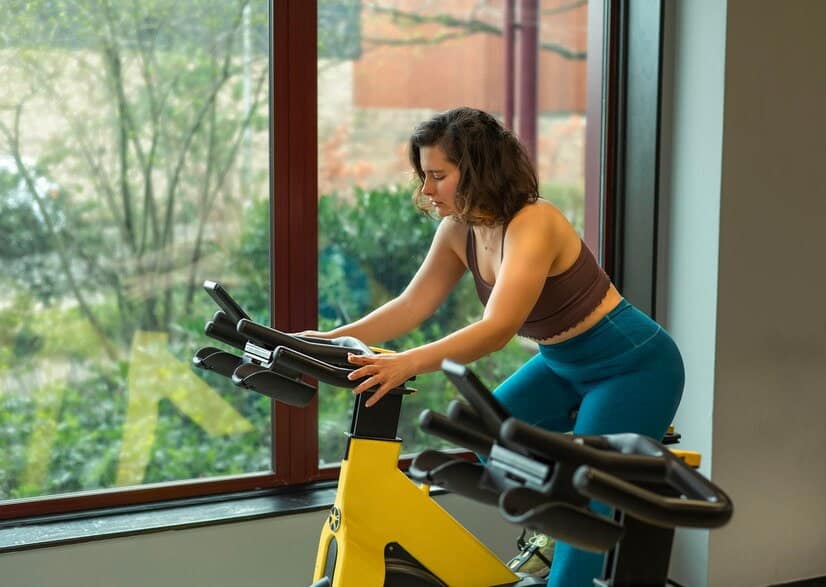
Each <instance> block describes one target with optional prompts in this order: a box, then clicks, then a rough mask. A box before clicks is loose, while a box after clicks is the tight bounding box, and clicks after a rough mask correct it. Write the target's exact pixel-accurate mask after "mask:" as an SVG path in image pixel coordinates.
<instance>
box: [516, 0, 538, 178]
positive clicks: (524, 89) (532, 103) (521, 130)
mask: <svg viewBox="0 0 826 587" xmlns="http://www.w3.org/2000/svg"><path fill="white" fill-rule="evenodd" d="M519 66H520V67H519V70H520V71H519V72H520V80H519V110H518V112H517V118H518V121H519V122H518V125H519V126H518V133H517V134H518V135H519V139H520V140H521V141H522V143H523V144H524V145H525V148H526V149H527V150H528V154H529V155H530V157H531V161H533V162H534V163H536V126H537V112H538V107H537V102H538V99H539V0H519Z"/></svg>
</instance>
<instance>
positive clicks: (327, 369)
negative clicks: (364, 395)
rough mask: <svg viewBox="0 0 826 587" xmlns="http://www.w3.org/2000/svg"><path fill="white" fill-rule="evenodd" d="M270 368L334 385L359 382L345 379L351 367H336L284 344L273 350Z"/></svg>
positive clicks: (346, 385)
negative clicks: (294, 372) (302, 374)
mask: <svg viewBox="0 0 826 587" xmlns="http://www.w3.org/2000/svg"><path fill="white" fill-rule="evenodd" d="M271 368H272V369H273V370H274V371H276V372H277V371H278V370H279V368H281V369H288V370H289V371H297V372H299V373H304V374H305V375H309V376H310V377H312V378H314V379H318V380H319V381H323V382H324V383H329V384H330V385H334V386H336V387H344V388H353V387H355V386H356V385H358V384H359V381H350V380H349V379H347V374H348V373H350V372H351V371H352V369H344V368H342V367H336V366H335V365H331V364H329V363H325V362H324V361H321V360H319V359H316V358H315V357H310V356H308V355H305V354H304V353H301V352H299V351H297V350H295V349H292V348H289V347H285V346H279V347H277V348H276V349H275V351H274V352H273V358H272V366H271Z"/></svg>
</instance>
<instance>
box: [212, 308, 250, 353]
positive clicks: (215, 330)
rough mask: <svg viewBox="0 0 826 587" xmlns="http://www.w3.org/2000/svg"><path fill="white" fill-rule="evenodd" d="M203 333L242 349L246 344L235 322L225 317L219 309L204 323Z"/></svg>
mask: <svg viewBox="0 0 826 587" xmlns="http://www.w3.org/2000/svg"><path fill="white" fill-rule="evenodd" d="M204 334H206V335H207V336H209V337H211V338H214V339H215V340H220V341H221V342H223V343H224V344H228V345H230V346H234V347H235V348H237V349H241V350H244V347H245V346H246V344H247V339H246V338H245V337H244V336H242V335H240V334H238V331H237V330H236V329H235V324H234V323H232V322H231V321H230V319H229V318H227V316H226V314H224V313H223V312H220V311H219V312H216V313H215V316H213V318H212V320H210V321H209V322H207V323H206V326H204Z"/></svg>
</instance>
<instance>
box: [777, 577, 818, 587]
mask: <svg viewBox="0 0 826 587" xmlns="http://www.w3.org/2000/svg"><path fill="white" fill-rule="evenodd" d="M771 587H826V577H814V578H812V579H803V580H802V581H792V582H791V583H777V584H776V585H772V586H771Z"/></svg>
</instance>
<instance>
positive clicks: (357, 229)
mask: <svg viewBox="0 0 826 587" xmlns="http://www.w3.org/2000/svg"><path fill="white" fill-rule="evenodd" d="M620 4H621V3H619V2H618V1H616V0H605V1H604V2H598V1H597V0H591V2H586V1H585V0H542V1H541V2H538V1H537V0H489V1H484V2H479V1H475V0H473V1H471V0H466V1H465V0H461V1H456V2H450V3H445V2H436V1H433V0H401V1H393V2H390V1H389V0H381V1H378V2H360V1H359V0H318V2H316V3H314V2H307V1H306V0H272V1H267V0H208V1H198V2H194V1H192V0H184V1H181V0H159V1H157V2H153V3H149V4H147V3H114V4H111V3H109V4H105V3H100V2H97V1H96V0H81V1H79V2H78V0H72V1H71V2H69V0H40V1H39V2H23V1H22V0H14V1H13V2H11V3H9V6H7V7H5V12H4V14H5V16H6V18H5V19H4V21H3V24H2V30H0V34H1V35H2V36H3V39H4V46H3V48H2V49H0V71H2V74H3V80H4V88H5V92H4V95H3V101H2V103H1V104H0V258H1V259H2V264H3V272H2V273H1V274H0V518H8V517H21V516H31V515H36V514H44V513H49V512H55V511H68V510H80V509H89V508H96V507H102V506H117V505H123V504H128V503H137V502H148V501H158V500H161V499H169V498H175V497H184V496H193V495H205V494H215V493H222V492H227V491H236V490H239V489H251V488H259V487H272V486H274V485H279V484H294V483H303V482H307V481H312V480H315V479H319V478H329V477H332V476H335V474H336V471H335V469H334V467H335V464H336V462H337V461H338V460H339V459H340V458H341V455H342V452H343V442H344V432H345V430H346V423H347V421H348V418H349V410H350V408H351V406H350V403H351V399H350V394H349V392H341V391H337V390H327V389H323V390H322V393H320V394H319V397H320V400H319V402H318V405H316V404H311V407H309V408H306V409H298V408H290V407H285V406H275V408H273V406H271V404H270V402H269V400H267V399H265V398H262V397H256V396H254V395H252V394H250V393H248V392H244V391H243V390H240V389H238V388H234V387H232V385H231V384H229V382H228V381H226V380H221V379H220V378H217V377H215V378H212V377H210V376H209V374H204V373H197V374H195V373H193V372H192V371H191V370H190V369H189V361H190V358H191V356H192V354H193V352H194V351H195V349H197V348H198V347H199V346H204V345H207V344H214V343H213V342H212V341H210V340H208V339H206V338H205V337H204V336H203V334H202V328H203V324H204V321H205V320H206V319H208V317H209V316H210V315H211V314H212V312H213V310H214V307H213V304H212V303H211V301H210V300H209V299H208V298H207V297H206V296H205V295H203V294H202V293H201V291H200V284H201V282H202V281H203V280H204V279H215V280H220V281H222V282H223V283H224V284H225V285H226V286H227V287H228V289H230V291H231V293H232V295H233V296H234V297H236V298H237V299H238V300H239V301H240V302H242V303H243V305H244V307H245V309H246V310H247V311H248V312H250V313H251V314H252V315H253V317H254V318H256V319H257V320H259V321H262V322H268V321H269V322H271V323H273V324H274V325H275V326H276V327H277V328H280V329H282V330H286V331H296V330H300V329H304V328H310V327H313V326H314V325H315V324H316V322H318V323H319V324H320V326H321V327H322V328H327V327H331V326H333V325H334V324H336V323H338V322H341V321H343V320H348V319H352V318H353V317H355V316H358V315H360V314H362V313H364V312H365V311H367V310H369V309H370V308H372V307H375V306H377V305H378V304H380V303H382V302H383V301H385V300H386V299H388V298H389V296H392V295H394V294H396V293H398V292H399V291H400V290H401V289H402V288H403V287H404V285H405V284H406V283H407V281H408V280H409V279H410V277H411V275H412V272H413V271H414V270H415V267H416V266H417V264H418V261H419V259H420V256H421V255H423V254H424V253H425V252H426V250H427V246H428V244H429V242H430V237H431V235H432V232H433V230H434V228H435V224H433V223H432V222H430V221H428V220H426V219H425V218H423V217H421V216H418V215H417V214H416V213H415V212H414V210H413V207H412V205H411V204H410V202H409V194H410V191H411V189H412V187H413V186H412V184H411V181H410V179H411V176H410V173H409V169H408V164H407V161H406V151H405V149H406V140H407V137H408V135H409V133H410V130H411V128H412V126H413V125H414V124H415V123H416V122H418V121H420V120H422V119H424V118H426V117H428V116H430V115H431V114H432V113H434V112H436V111H440V110H444V109H446V108H450V107H453V106H455V105H459V104H466V105H471V106H477V107H480V108H484V109H486V110H489V111H492V112H494V113H495V114H496V115H498V116H500V117H501V119H502V120H503V121H504V122H505V123H506V124H508V125H509V126H510V125H512V126H513V128H514V129H515V130H516V131H517V133H518V134H519V135H520V136H521V137H523V138H524V139H525V140H526V142H527V143H528V144H529V147H530V149H531V150H532V152H533V153H535V157H536V161H537V166H538V170H539V179H540V183H541V185H542V192H543V195H544V196H545V197H547V198H548V199H550V200H551V201H553V202H554V203H556V204H557V206H559V207H560V208H561V209H562V210H563V211H565V212H566V213H567V214H568V216H569V218H570V219H571V220H572V221H573V222H574V224H575V225H576V226H577V227H578V228H579V230H580V231H582V232H583V234H584V235H585V237H586V240H588V242H589V243H590V244H592V246H595V247H596V248H597V249H598V250H599V251H603V250H609V252H610V251H611V250H612V249H610V246H609V245H611V244H612V242H613V241H612V239H613V238H614V235H617V234H620V235H621V234H622V226H621V223H620V222H619V221H618V220H617V218H616V217H615V216H613V215H612V214H611V213H610V212H611V210H610V208H609V209H607V212H606V211H603V209H602V202H603V200H604V199H607V198H608V197H609V196H610V197H611V198H614V197H616V196H617V193H619V192H621V191H622V190H621V187H622V186H621V184H620V183H619V182H615V181H614V180H613V177H614V174H615V171H616V169H617V168H618V167H620V166H621V163H622V161H620V158H619V156H618V155H617V152H616V150H615V149H614V144H615V142H616V141H621V140H622V136H624V135H623V134H622V133H620V132H619V130H620V129H618V127H617V126H616V124H615V122H614V121H615V119H617V118H620V114H619V113H618V106H617V105H618V104H620V102H621V101H620V100H619V94H620V90H621V89H622V88H621V87H620V85H619V84H618V83H617V82H618V78H617V76H618V75H620V74H618V73H617V72H619V71H623V72H627V76H628V77H629V79H630V78H633V77H634V72H633V69H631V68H626V69H624V70H621V69H620V68H619V67H618V65H617V64H618V62H621V61H622V60H621V59H620V57H621V56H622V51H621V50H620V49H621V47H622V43H621V42H620V41H619V40H617V39H618V37H616V31H617V30H620V29H619V28H618V27H620V26H621V25H623V23H625V22H626V19H623V18H621V17H620V16H621V15H620V14H619V12H618V11H619V5H620ZM532 10H533V12H534V13H535V15H534V16H532V13H531V11H532ZM632 16H633V15H632ZM627 20H628V21H629V22H631V24H633V20H634V19H633V18H631V19H627ZM508 23H513V24H514V26H512V27H511V26H508ZM530 23H536V27H535V32H536V35H535V37H532V36H531V32H530V31H531V26H528V25H529V24H530ZM516 25H518V26H516ZM508 31H511V32H512V33H513V35H511V34H510V33H508ZM526 31H527V32H526ZM626 34H628V33H626ZM512 37H513V43H514V44H513V45H511V44H510V40H511V38H512ZM508 47H512V49H509V48H508ZM531 47H532V49H531ZM586 54H587V60H586ZM509 63H510V64H511V65H508V64H509ZM586 66H587V69H586ZM606 71H608V72H612V76H608V77H605V76H604V75H603V73H604V72H606ZM621 75H626V73H622V74H621ZM586 76H587V78H586ZM586 84H587V88H588V91H587V100H586ZM531 87H533V88H535V93H533V92H534V90H532V89H531ZM315 97H317V98H318V99H317V100H315V99H314V98H315ZM603 97H607V98H606V99H607V102H606V103H607V108H603ZM636 119H637V117H635V118H634V119H633V120H632V119H631V118H630V117H629V118H627V120H626V122H625V125H626V126H628V125H633V124H635V122H634V120H636ZM586 122H587V124H586ZM586 136H587V138H588V141H587V145H586ZM531 137H533V138H531ZM586 183H587V184H588V186H589V187H588V189H587V190H586V189H585V186H586ZM586 192H587V197H586V195H585V194H586ZM615 192H616V193H615ZM616 216H617V217H618V216H621V214H617V215H616ZM614 220H617V221H616V222H614ZM603 226H605V227H606V228H607V229H608V231H610V232H607V233H606V235H605V238H604V240H605V243H602V242H597V239H599V238H600V235H601V229H602V227H603ZM400 227H403V228H404V230H403V231H402V230H400ZM366 245H370V246H366ZM617 250H620V251H621V248H619V247H618V248H617ZM613 258H614V256H611V255H608V256H607V258H606V260H607V261H608V262H611V260H612V259H613ZM316 269H317V270H316ZM480 311H481V307H480V306H479V304H478V301H477V300H476V298H475V294H474V292H473V291H472V288H471V287H469V283H467V282H465V283H463V284H462V285H461V286H460V287H459V289H458V290H457V292H456V295H455V296H454V297H453V298H451V300H450V301H449V302H448V305H447V307H446V308H445V309H444V310H443V311H441V312H440V313H439V314H438V315H437V316H436V317H435V319H433V320H431V321H429V322H428V323H426V324H424V325H423V326H422V328H421V329H419V330H418V331H416V332H415V333H413V334H412V335H410V336H409V337H408V338H406V339H403V340H399V341H393V343H392V344H393V345H394V346H395V347H396V348H403V347H406V346H409V345H413V344H416V343H417V342H421V341H424V340H429V339H433V338H436V337H438V336H440V335H441V334H443V333H445V332H447V331H448V330H449V329H452V328H456V327H458V326H460V325H462V324H465V323H467V322H469V321H470V320H473V319H474V317H476V316H477V315H478V314H479V313H480ZM532 352H533V349H532V348H531V347H530V345H525V344H524V343H523V342H520V341H519V340H514V341H513V342H512V343H511V344H510V346H509V347H508V348H507V349H506V350H505V351H503V352H502V353H499V354H497V356H496V357H493V358H489V359H485V360H481V361H479V362H478V364H477V365H476V368H477V370H478V371H479V372H480V373H481V374H482V377H483V379H485V380H486V382H487V383H489V384H491V385H494V384H496V383H497V382H498V381H500V380H501V379H502V378H503V377H504V376H506V375H507V374H508V373H510V372H511V371H512V370H513V369H514V368H515V367H516V366H518V365H519V364H521V362H522V361H524V360H525V359H526V358H527V357H528V356H530V354H531V353H532ZM416 386H417V387H418V388H420V389H422V391H423V393H420V394H417V395H416V396H414V397H413V398H408V400H406V407H405V411H404V413H403V415H402V417H403V421H402V423H401V431H400V434H401V436H402V437H403V438H404V440H405V448H406V451H407V452H414V451H418V450H421V449H422V448H424V447H426V446H429V445H431V444H432V443H433V442H434V441H433V439H431V438H429V437H423V436H422V435H421V434H420V433H419V431H418V429H417V427H416V425H415V419H416V416H417V415H418V413H419V411H420V410H421V409H422V408H423V407H427V406H434V407H437V408H439V409H443V407H444V405H445V404H446V402H447V400H448V399H449V398H450V397H452V391H451V390H450V389H449V388H448V387H447V385H446V383H445V382H444V379H443V378H440V377H439V376H438V375H432V376H427V377H419V378H418V379H417V381H416ZM31 498H36V499H31Z"/></svg>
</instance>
